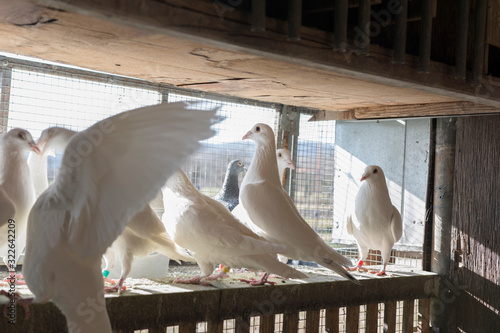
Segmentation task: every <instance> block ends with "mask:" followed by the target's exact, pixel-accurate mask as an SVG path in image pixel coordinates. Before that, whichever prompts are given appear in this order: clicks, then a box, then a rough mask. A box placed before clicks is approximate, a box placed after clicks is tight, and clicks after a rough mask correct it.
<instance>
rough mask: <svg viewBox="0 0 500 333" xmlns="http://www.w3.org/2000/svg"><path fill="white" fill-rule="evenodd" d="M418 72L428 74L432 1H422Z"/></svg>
mask: <svg viewBox="0 0 500 333" xmlns="http://www.w3.org/2000/svg"><path fill="white" fill-rule="evenodd" d="M420 24H421V25H420V44H419V58H418V70H419V71H421V72H426V73H427V72H429V66H430V63H431V40H432V0H422V20H421V21H420Z"/></svg>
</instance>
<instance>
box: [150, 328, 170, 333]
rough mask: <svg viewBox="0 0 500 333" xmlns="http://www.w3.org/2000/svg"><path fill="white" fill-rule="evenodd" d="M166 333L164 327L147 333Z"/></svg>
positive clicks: (152, 329) (151, 329)
mask: <svg viewBox="0 0 500 333" xmlns="http://www.w3.org/2000/svg"><path fill="white" fill-rule="evenodd" d="M166 331H167V328H166V327H156V328H150V329H148V333H165V332H166Z"/></svg>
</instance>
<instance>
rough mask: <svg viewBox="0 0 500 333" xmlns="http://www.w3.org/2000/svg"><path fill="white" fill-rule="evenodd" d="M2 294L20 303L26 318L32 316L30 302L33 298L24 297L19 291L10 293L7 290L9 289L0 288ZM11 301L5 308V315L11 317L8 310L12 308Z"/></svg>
mask: <svg viewBox="0 0 500 333" xmlns="http://www.w3.org/2000/svg"><path fill="white" fill-rule="evenodd" d="M0 295H4V296H6V297H8V298H9V299H10V300H11V302H12V301H14V303H15V304H17V305H20V306H21V307H22V308H23V309H24V319H28V318H29V317H30V316H31V312H30V308H29V306H30V304H31V303H32V302H33V298H23V297H22V296H21V295H19V293H12V294H11V293H9V292H7V290H3V289H1V290H0ZM9 305H10V302H9V303H7V304H5V306H4V308H3V315H4V316H5V317H7V318H9V316H8V314H9V313H8V311H9V309H10V306H9Z"/></svg>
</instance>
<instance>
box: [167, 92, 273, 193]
mask: <svg viewBox="0 0 500 333" xmlns="http://www.w3.org/2000/svg"><path fill="white" fill-rule="evenodd" d="M168 101H169V102H177V101H195V102H198V103H200V104H201V107H202V108H206V109H212V108H216V107H218V108H219V111H218V112H217V115H219V116H221V117H223V118H224V120H223V121H222V122H220V123H219V124H216V125H215V126H214V129H215V130H216V131H217V134H216V135H215V136H214V137H212V138H210V139H208V140H205V141H203V142H202V143H201V145H202V146H201V148H200V149H199V150H198V151H197V152H196V153H194V154H193V155H192V156H191V157H190V158H189V159H188V161H187V163H186V165H185V168H184V170H185V171H186V174H187V175H188V177H189V178H190V180H191V182H193V184H194V185H195V186H196V187H197V188H198V189H199V190H200V192H202V193H204V194H206V195H208V196H215V195H216V194H217V193H218V192H219V190H220V188H221V186H222V183H223V181H224V177H225V174H226V170H227V166H228V163H229V162H230V161H232V160H235V159H239V160H241V161H242V162H243V164H244V165H245V166H246V167H248V166H249V165H250V163H251V160H252V157H253V154H254V152H255V144H254V143H253V142H249V141H248V140H245V141H243V140H242V137H243V135H245V133H246V132H248V131H249V130H250V129H251V128H252V126H253V125H254V124H256V123H259V122H260V123H266V124H268V125H269V126H271V128H273V129H274V130H275V131H276V124H277V119H278V116H279V114H278V113H277V112H276V110H275V109H274V108H269V107H268V108H266V107H261V106H255V105H247V104H238V103H235V102H224V101H218V100H213V99H206V98H200V97H197V96H195V95H194V94H188V93H182V94H180V93H169V95H168ZM241 178H242V176H240V179H241Z"/></svg>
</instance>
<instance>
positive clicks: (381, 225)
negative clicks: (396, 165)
mask: <svg viewBox="0 0 500 333" xmlns="http://www.w3.org/2000/svg"><path fill="white" fill-rule="evenodd" d="M361 179H362V180H365V182H364V183H363V185H361V187H360V188H359V191H358V194H357V195H356V199H355V202H354V213H352V214H349V216H348V218H347V232H348V233H349V234H351V235H353V236H354V238H356V241H357V243H358V249H359V257H360V259H361V260H366V257H367V256H368V250H369V249H373V250H380V251H381V254H382V259H383V264H384V266H385V265H386V264H387V262H388V261H389V258H390V254H391V250H392V247H393V246H394V243H396V242H397V241H399V239H401V236H402V235H403V224H402V221H401V215H400V214H399V211H398V210H397V209H396V207H394V206H393V205H392V203H391V198H390V197H389V190H388V189H387V184H386V181H385V175H384V172H383V171H382V169H381V168H380V167H379V166H376V165H370V166H367V167H366V169H365V171H364V173H363V177H362V178H361Z"/></svg>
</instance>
